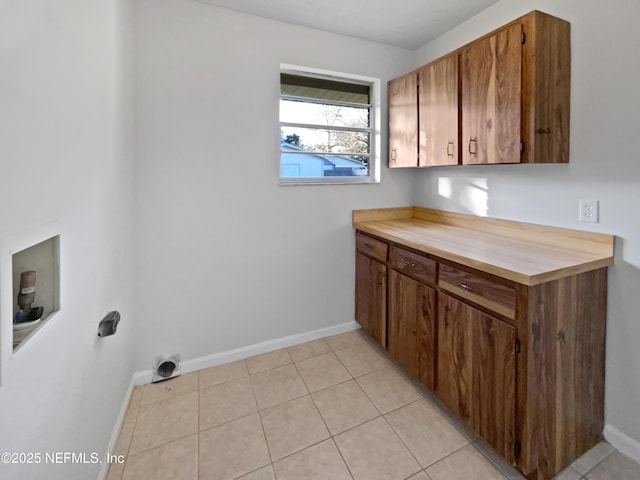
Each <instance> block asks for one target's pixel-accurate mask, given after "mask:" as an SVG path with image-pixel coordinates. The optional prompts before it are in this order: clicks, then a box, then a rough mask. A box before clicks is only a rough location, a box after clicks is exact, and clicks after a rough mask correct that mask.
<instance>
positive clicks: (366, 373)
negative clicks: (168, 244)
mask: <svg viewBox="0 0 640 480" xmlns="http://www.w3.org/2000/svg"><path fill="white" fill-rule="evenodd" d="M113 453H114V454H116V455H124V456H125V457H126V462H125V463H124V464H121V465H120V464H113V465H112V466H111V469H110V471H109V475H108V477H107V478H108V480H150V479H153V480H170V479H171V480H236V479H238V480H276V479H277V480H458V479H460V480H469V479H473V480H490V479H496V480H505V479H522V478H523V477H522V476H520V474H519V473H518V472H517V471H515V470H514V469H513V468H512V467H511V466H509V465H508V464H506V462H504V461H502V460H501V459H500V458H499V457H498V456H497V455H496V453H495V452H494V451H493V450H492V449H491V447H489V446H488V445H487V444H486V443H485V442H484V441H483V440H482V439H480V438H478V436H477V435H476V434H475V433H473V432H472V431H471V430H470V429H469V428H468V427H467V426H466V425H464V424H463V423H461V422H460V421H459V420H458V419H456V418H455V417H453V416H452V415H451V414H450V413H449V412H448V411H447V410H446V408H445V407H444V406H443V405H442V404H441V403H440V401H439V400H438V399H436V398H435V397H434V396H433V395H432V394H431V393H430V392H429V391H427V390H426V389H424V388H423V387H422V386H421V385H419V384H418V383H417V382H415V381H414V380H412V379H411V378H409V377H408V376H406V375H405V373H404V372H403V371H402V370H401V369H399V368H398V367H397V366H396V365H395V363H394V362H393V361H392V360H391V359H390V358H389V356H388V355H387V354H386V352H384V351H383V350H382V349H380V348H379V347H378V346H377V345H375V344H373V343H372V342H371V341H370V339H368V337H366V336H365V335H363V334H361V333H360V332H349V333H345V334H342V335H337V336H335V337H329V338H326V339H321V340H315V341H313V342H309V343H306V344H303V345H297V346H294V347H290V348H288V349H283V350H279V351H276V352H271V353H266V354H264V355H257V356H255V357H252V358H248V359H246V360H240V361H238V362H233V363H229V364H226V365H221V366H218V367H213V368H208V369H206V370H201V371H199V372H193V373H189V374H187V375H182V376H180V377H178V378H175V379H172V380H169V381H166V382H162V383H157V384H152V385H146V386H144V387H136V388H135V389H134V392H133V395H132V397H131V401H130V404H129V409H128V411H127V414H126V416H125V419H124V422H123V424H122V427H121V430H120V436H119V438H118V442H117V444H116V448H115V452H113ZM637 479H640V465H638V464H637V463H635V462H633V461H632V460H630V459H628V458H627V457H625V456H623V455H622V454H620V453H619V452H617V451H616V450H615V449H614V448H613V447H611V446H610V445H609V444H607V443H605V442H603V443H601V444H599V445H598V446H596V447H595V448H593V449H592V450H591V451H589V452H587V453H586V454H585V455H584V456H583V457H581V458H580V459H578V460H577V461H576V462H575V463H574V464H573V465H571V467H569V468H568V469H567V470H566V471H564V472H563V473H562V474H561V475H560V476H559V477H557V480H637Z"/></svg>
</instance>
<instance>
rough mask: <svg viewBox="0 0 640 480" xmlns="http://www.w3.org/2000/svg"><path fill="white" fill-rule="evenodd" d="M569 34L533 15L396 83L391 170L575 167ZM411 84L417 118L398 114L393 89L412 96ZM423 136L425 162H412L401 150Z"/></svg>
mask: <svg viewBox="0 0 640 480" xmlns="http://www.w3.org/2000/svg"><path fill="white" fill-rule="evenodd" d="M569 33H570V25H569V23H568V22H566V21H564V20H561V19H559V18H556V17H553V16H551V15H547V14H545V13H541V12H538V11H533V12H531V13H529V14H527V15H525V16H523V17H521V18H519V19H517V20H515V21H513V22H511V23H509V24H507V25H505V26H503V27H501V28H499V29H497V30H495V31H493V32H491V33H489V34H487V35H485V36H484V37H481V38H479V39H478V40H475V41H473V42H471V43H469V44H468V45H465V46H463V47H461V48H460V49H458V50H456V51H454V52H452V53H450V54H448V55H447V56H445V57H443V58H440V59H438V60H436V61H434V62H432V63H429V64H427V65H425V66H423V67H420V68H419V69H417V70H416V71H415V72H410V73H409V74H407V75H404V76H402V77H400V78H399V79H396V80H392V81H391V82H390V83H389V145H390V157H389V158H390V161H389V166H390V167H400V166H413V167H415V166H432V165H458V164H496V163H567V162H568V161H569V96H570V70H571V48H570V38H569ZM408 79H411V81H415V82H416V90H417V93H416V94H415V97H416V103H415V108H414V109H413V111H412V110H411V108H410V106H408V105H407V104H406V103H405V105H404V109H403V110H401V109H399V108H395V107H394V106H395V105H396V104H397V103H398V101H397V100H396V99H395V96H396V89H395V88H392V85H396V84H397V82H403V84H404V85H406V87H407V88H410V85H409V81H408ZM406 98H407V96H406V92H405V102H406ZM403 112H409V114H408V115H407V116H406V117H404V118H402V117H403V115H404V114H403ZM410 118H411V119H413V120H410ZM416 134H417V135H418V139H419V143H418V145H417V146H416V148H417V155H415V152H414V151H411V154H410V155H406V157H405V156H404V151H402V152H401V151H400V149H399V148H398V147H397V146H396V145H397V144H398V143H399V139H402V138H404V137H407V136H409V135H410V136H413V135H416Z"/></svg>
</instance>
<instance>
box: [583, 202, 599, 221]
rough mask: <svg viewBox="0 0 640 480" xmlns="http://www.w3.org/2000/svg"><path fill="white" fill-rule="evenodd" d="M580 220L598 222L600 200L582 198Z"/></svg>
mask: <svg viewBox="0 0 640 480" xmlns="http://www.w3.org/2000/svg"><path fill="white" fill-rule="evenodd" d="M580 221H581V222H593V223H598V200H589V199H585V200H580Z"/></svg>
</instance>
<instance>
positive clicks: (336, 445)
mask: <svg viewBox="0 0 640 480" xmlns="http://www.w3.org/2000/svg"><path fill="white" fill-rule="evenodd" d="M329 433H331V432H329ZM331 442H332V443H333V446H334V447H336V450H337V451H338V455H340V458H341V459H342V462H343V463H344V466H345V467H347V472H349V475H351V479H352V480H353V479H354V478H355V477H354V476H353V472H352V471H351V468H350V467H349V464H348V463H347V460H346V459H345V458H344V455H343V454H342V450H340V448H339V447H338V444H337V443H336V439H335V438H333V436H332V437H331Z"/></svg>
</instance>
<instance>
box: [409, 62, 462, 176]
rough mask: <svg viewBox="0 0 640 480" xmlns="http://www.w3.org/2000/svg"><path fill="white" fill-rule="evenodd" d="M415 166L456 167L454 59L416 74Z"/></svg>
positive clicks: (455, 66)
mask: <svg viewBox="0 0 640 480" xmlns="http://www.w3.org/2000/svg"><path fill="white" fill-rule="evenodd" d="M418 118H419V120H418V123H419V128H418V131H419V134H418V136H419V141H420V145H419V149H418V153H419V159H420V160H419V166H421V167H424V166H435V165H457V164H458V157H459V152H458V150H459V149H458V56H457V55H449V56H447V57H444V58H442V59H440V60H438V61H437V62H433V63H430V64H429V65H426V66H424V67H423V68H421V69H420V70H419V71H418Z"/></svg>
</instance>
